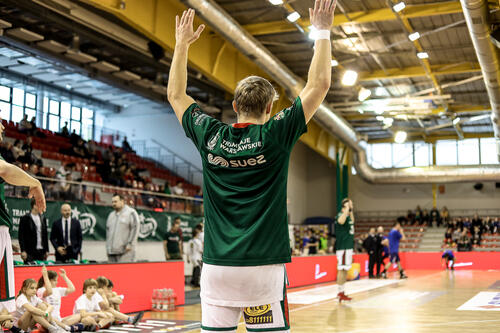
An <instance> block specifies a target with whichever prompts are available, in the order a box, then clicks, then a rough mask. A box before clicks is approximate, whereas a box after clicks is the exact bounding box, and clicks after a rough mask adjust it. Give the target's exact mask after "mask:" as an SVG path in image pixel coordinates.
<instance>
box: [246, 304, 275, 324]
mask: <svg viewBox="0 0 500 333" xmlns="http://www.w3.org/2000/svg"><path fill="white" fill-rule="evenodd" d="M244 315H245V323H247V324H271V323H272V322H273V311H272V310H271V305H270V304H267V305H261V306H251V307H248V308H245V311H244Z"/></svg>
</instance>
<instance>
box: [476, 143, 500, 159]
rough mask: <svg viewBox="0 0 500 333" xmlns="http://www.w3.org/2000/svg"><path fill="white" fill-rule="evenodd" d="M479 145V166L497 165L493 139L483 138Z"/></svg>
mask: <svg viewBox="0 0 500 333" xmlns="http://www.w3.org/2000/svg"><path fill="white" fill-rule="evenodd" d="M480 143H481V164H499V163H498V159H497V148H496V139H495V138H484V139H481V140H480Z"/></svg>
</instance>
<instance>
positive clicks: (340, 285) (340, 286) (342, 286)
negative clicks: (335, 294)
mask: <svg viewBox="0 0 500 333" xmlns="http://www.w3.org/2000/svg"><path fill="white" fill-rule="evenodd" d="M344 291H345V287H344V285H343V284H339V293H343V292H344Z"/></svg>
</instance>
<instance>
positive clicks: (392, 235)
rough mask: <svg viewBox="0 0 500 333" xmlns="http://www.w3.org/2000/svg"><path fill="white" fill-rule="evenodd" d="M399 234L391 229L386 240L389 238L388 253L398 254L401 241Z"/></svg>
mask: <svg viewBox="0 0 500 333" xmlns="http://www.w3.org/2000/svg"><path fill="white" fill-rule="evenodd" d="M401 237H402V236H401V233H400V232H399V230H397V229H392V230H391V231H390V232H389V235H388V236H387V238H389V251H390V253H397V252H399V241H400V240H401Z"/></svg>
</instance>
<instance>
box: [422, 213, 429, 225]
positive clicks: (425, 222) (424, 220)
mask: <svg viewBox="0 0 500 333" xmlns="http://www.w3.org/2000/svg"><path fill="white" fill-rule="evenodd" d="M420 222H421V224H422V225H428V224H429V222H430V216H429V212H428V211H427V209H424V210H423V211H422V217H421V221H420Z"/></svg>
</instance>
